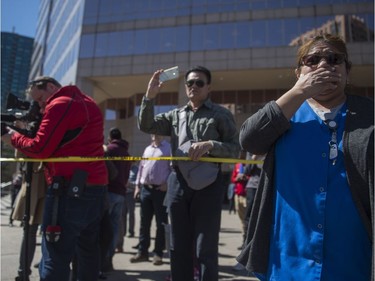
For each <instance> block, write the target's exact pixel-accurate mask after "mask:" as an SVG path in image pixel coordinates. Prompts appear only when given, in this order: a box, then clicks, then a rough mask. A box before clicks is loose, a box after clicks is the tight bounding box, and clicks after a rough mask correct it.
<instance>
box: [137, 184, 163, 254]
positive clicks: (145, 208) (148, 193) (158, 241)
mask: <svg viewBox="0 0 375 281" xmlns="http://www.w3.org/2000/svg"><path fill="white" fill-rule="evenodd" d="M164 197H165V191H160V190H158V189H156V188H149V187H147V186H144V185H143V186H142V189H141V227H140V230H139V248H138V252H139V253H140V254H142V255H145V256H148V248H149V247H150V239H151V238H150V228H151V222H152V217H153V216H154V214H155V219H156V237H155V248H154V253H155V254H156V255H158V256H159V257H162V256H163V250H164V249H165V231H164V225H163V224H168V214H167V208H166V207H165V206H164V205H163V202H164Z"/></svg>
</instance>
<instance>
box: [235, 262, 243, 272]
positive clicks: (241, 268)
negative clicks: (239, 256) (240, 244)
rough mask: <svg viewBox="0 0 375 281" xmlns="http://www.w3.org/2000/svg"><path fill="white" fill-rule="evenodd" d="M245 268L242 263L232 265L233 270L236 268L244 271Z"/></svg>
mask: <svg viewBox="0 0 375 281" xmlns="http://www.w3.org/2000/svg"><path fill="white" fill-rule="evenodd" d="M244 269H245V267H244V266H243V265H242V264H240V263H237V264H236V265H235V266H233V267H232V270H234V271H242V270H244Z"/></svg>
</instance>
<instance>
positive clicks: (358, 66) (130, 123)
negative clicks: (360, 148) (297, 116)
mask: <svg viewBox="0 0 375 281" xmlns="http://www.w3.org/2000/svg"><path fill="white" fill-rule="evenodd" d="M39 17H40V18H39V24H38V27H37V33H36V39H35V48H34V54H33V63H32V65H33V66H32V71H31V77H30V78H33V77H35V76H36V75H39V74H45V75H51V76H54V77H55V78H57V79H58V80H60V81H61V83H62V84H70V83H72V84H76V85H78V86H79V87H81V88H82V89H83V90H84V91H85V92H86V93H87V94H89V95H91V96H92V97H93V98H94V99H95V100H96V102H97V103H98V104H99V106H100V108H101V109H102V111H103V113H104V116H105V119H106V121H105V130H106V131H105V134H107V131H108V128H110V127H112V126H118V127H120V128H122V129H123V132H124V137H125V138H126V139H127V140H128V141H129V143H130V150H131V151H132V153H133V155H141V153H142V151H143V147H145V146H146V145H147V143H148V141H149V139H148V137H147V136H146V135H145V134H143V133H142V132H140V131H139V130H138V129H137V126H136V114H137V111H138V107H139V104H140V101H141V98H142V96H143V94H144V93H145V91H146V88H147V83H148V81H149V78H150V76H151V74H152V73H153V72H154V71H155V70H156V69H160V68H164V69H166V68H169V67H172V66H179V69H180V76H179V78H178V79H175V80H171V81H168V82H166V83H164V86H163V94H161V95H159V96H158V98H157V100H156V105H157V107H156V110H157V112H162V111H166V110H168V109H170V108H174V107H176V106H177V105H182V104H183V103H184V102H185V101H186V100H185V92H184V78H183V73H184V72H185V71H186V70H187V69H188V68H189V67H191V66H194V65H204V66H206V67H208V68H209V69H210V70H211V71H212V75H213V81H212V90H213V91H212V93H211V98H212V100H213V101H215V102H217V103H220V104H222V105H223V106H226V107H228V108H229V109H230V110H231V111H232V112H233V114H234V116H235V120H236V122H237V124H238V126H240V125H241V124H242V122H243V120H244V119H245V118H247V117H248V116H249V115H251V114H252V113H253V112H254V111H255V110H257V109H258V108H259V107H261V106H262V105H263V104H264V103H265V102H267V101H269V100H271V99H276V98H277V97H279V96H280V95H282V94H283V93H284V92H285V90H286V89H289V88H290V87H291V85H293V83H294V81H295V75H294V71H293V69H294V68H295V67H296V62H295V55H296V48H297V46H298V45H299V44H301V43H302V42H303V41H304V40H305V39H306V38H307V37H309V36H313V35H316V34H319V33H321V32H329V33H334V34H338V35H340V36H342V37H343V38H344V40H345V41H346V42H347V44H348V48H349V52H350V55H351V59H352V62H353V69H352V72H351V76H350V83H351V84H352V91H353V92H354V93H357V94H360V95H365V96H371V97H373V91H374V2H373V0H362V1H361V0H155V1H150V0H137V1H133V0H86V1H85V0H41V4H40V13H39Z"/></svg>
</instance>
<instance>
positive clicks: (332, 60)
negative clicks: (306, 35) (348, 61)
mask: <svg viewBox="0 0 375 281" xmlns="http://www.w3.org/2000/svg"><path fill="white" fill-rule="evenodd" d="M322 59H325V61H326V62H327V63H328V64H329V65H330V66H334V65H339V64H342V63H343V62H344V61H345V55H344V54H333V53H332V54H327V55H307V56H304V57H303V58H302V64H303V65H306V66H313V65H317V64H319V63H320V61H321V60H322Z"/></svg>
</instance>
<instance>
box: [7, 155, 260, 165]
mask: <svg viewBox="0 0 375 281" xmlns="http://www.w3.org/2000/svg"><path fill="white" fill-rule="evenodd" d="M103 160H104V161H106V160H110V161H141V160H165V161H191V159H190V158H189V157H134V156H126V157H120V156H118V157H82V156H70V157H57V158H46V159H36V158H0V161H2V162H93V161H103ZM199 161H201V162H213V163H227V164H236V163H243V164H262V163H263V161H261V160H243V159H228V158H213V157H202V158H200V159H199Z"/></svg>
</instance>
